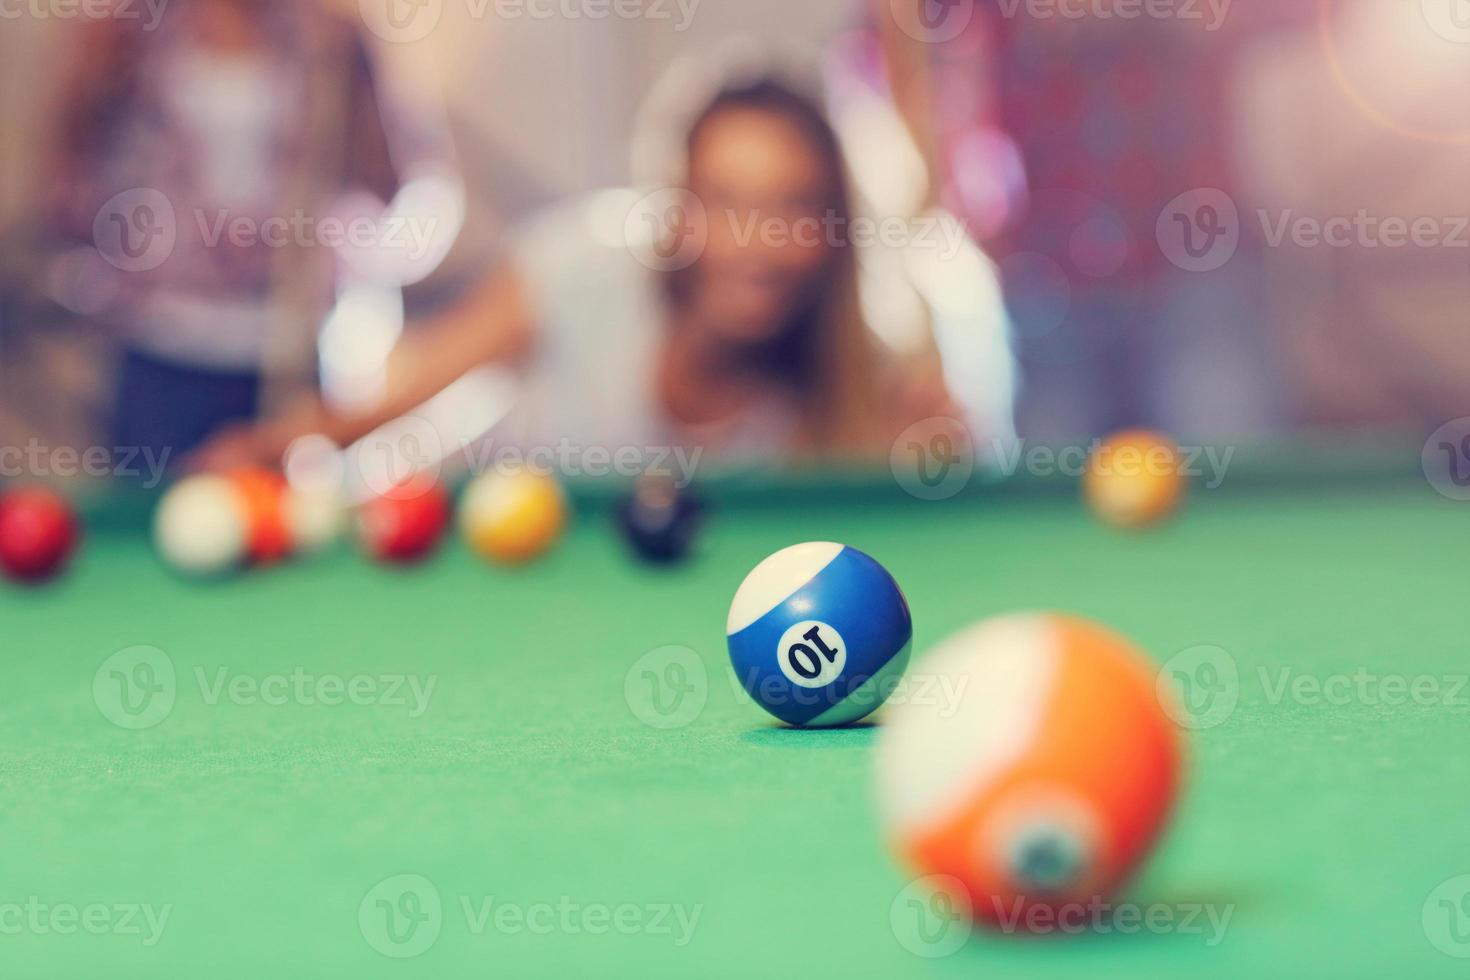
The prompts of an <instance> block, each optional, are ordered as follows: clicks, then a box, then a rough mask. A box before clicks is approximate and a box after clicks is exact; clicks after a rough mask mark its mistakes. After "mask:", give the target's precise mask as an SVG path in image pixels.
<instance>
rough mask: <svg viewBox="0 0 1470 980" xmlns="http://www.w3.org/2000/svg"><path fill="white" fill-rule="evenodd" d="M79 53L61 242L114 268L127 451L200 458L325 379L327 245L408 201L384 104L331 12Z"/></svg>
mask: <svg viewBox="0 0 1470 980" xmlns="http://www.w3.org/2000/svg"><path fill="white" fill-rule="evenodd" d="M75 55H76V57H75V67H74V69H73V70H72V72H71V77H70V78H69V80H68V85H67V88H68V90H69V94H68V97H67V98H66V101H65V106H66V111H65V114H64V117H63V119H62V120H61V130H60V134H59V140H58V150H59V152H58V153H57V154H56V160H55V162H54V165H53V167H52V172H53V174H54V178H53V180H52V182H51V186H52V187H53V189H54V197H53V200H52V201H51V205H50V208H49V211H50V214H51V215H52V224H51V229H50V231H51V232H52V233H53V234H54V235H55V236H56V237H58V238H60V239H61V242H60V244H62V245H68V244H71V243H76V242H82V243H85V244H86V246H88V247H92V248H95V249H96V250H97V251H98V252H100V253H101V257H102V258H103V259H105V260H106V264H104V263H103V262H102V261H98V262H96V263H95V267H96V268H97V269H99V270H101V271H103V272H105V273H107V279H106V281H105V283H104V284H99V285H97V287H96V290H95V291H96V293H97V294H98V295H101V296H104V297H106V301H105V303H104V304H103V305H102V309H101V310H100V312H98V313H97V316H98V317H99V318H100V319H101V320H103V321H104V322H105V323H107V325H108V326H109V328H110V329H111V330H112V331H113V332H114V334H115V336H116V337H117V340H118V342H119V347H120V349H121V359H120V365H119V368H118V373H117V383H116V393H115V397H114V406H115V409H114V412H113V427H114V434H113V438H114V444H115V445H118V446H130V447H138V448H146V449H150V450H152V451H154V452H158V453H162V452H171V453H173V454H181V453H184V452H187V451H188V450H190V449H191V448H193V447H194V446H196V445H198V444H199V442H201V441H202V440H204V439H205V438H207V437H208V436H209V435H210V434H211V433H212V432H214V431H215V430H216V429H218V428H219V427H220V426H222V425H226V424H229V423H231V422H236V421H240V420H244V419H249V418H252V417H254V416H255V414H256V413H257V411H258V410H260V408H261V406H262V402H263V401H266V400H268V399H269V397H270V395H271V391H270V388H269V385H270V383H271V382H273V381H274V382H281V383H283V384H284V385H285V386H286V387H292V386H303V387H309V386H311V385H312V384H313V383H314V380H315V377H314V367H315V360H314V355H315V348H314V342H315V330H316V328H317V326H318V324H319V323H320V322H321V318H322V315H323V313H324V311H325V310H326V308H327V306H328V304H329V303H330V302H331V300H332V298H333V296H332V293H333V288H332V287H333V282H334V277H335V271H336V269H335V264H334V257H333V255H332V254H331V253H330V250H329V249H327V248H323V247H319V246H321V245H322V244H323V243H322V242H320V241H317V240H315V239H314V238H313V237H312V236H314V235H315V234H316V229H318V228H320V227H321V224H320V222H321V221H322V219H324V218H326V217H328V216H329V215H330V214H332V213H333V209H334V208H335V207H336V206H337V204H338V203H339V202H340V201H342V200H343V199H344V196H345V195H346V194H348V193H349V192H353V191H360V192H366V193H368V194H371V195H373V196H374V197H375V198H376V199H377V200H378V201H380V202H381V201H387V200H390V199H391V198H392V196H393V194H394V192H395V191H396V189H397V187H398V183H399V181H398V170H397V168H395V166H394V163H395V161H394V159H393V158H392V157H391V156H390V150H389V143H390V140H389V133H388V131H387V130H386V129H385V127H384V125H383V123H382V119H383V117H384V113H383V111H382V110H383V105H382V100H381V99H380V98H379V92H378V88H377V85H376V83H375V78H374V72H373V70H372V67H371V65H370V62H369V58H368V52H367V49H366V48H365V47H364V45H363V43H362V40H361V38H360V37H359V33H358V31H357V29H356V28H355V26H353V25H352V24H351V23H350V22H348V21H346V20H345V19H341V18H339V17H338V16H336V15H335V14H330V13H328V12H327V11H326V10H325V8H324V7H322V6H320V5H319V4H318V3H317V2H315V0H313V2H301V0H176V2H174V3H170V4H169V5H168V7H167V9H166V10H165V11H164V13H163V16H162V18H161V22H160V23H159V24H158V25H157V26H156V28H154V29H150V30H143V29H142V28H141V27H140V26H139V25H138V24H137V23H136V22H135V21H130V20H126V19H121V18H119V19H113V20H105V21H95V22H91V23H88V24H86V25H85V26H83V27H81V28H80V29H79V37H78V44H77V46H76V49H75ZM399 162H401V161H399ZM242 230H243V233H242Z"/></svg>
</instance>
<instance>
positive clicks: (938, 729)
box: [877, 613, 1183, 928]
mask: <svg viewBox="0 0 1470 980" xmlns="http://www.w3.org/2000/svg"><path fill="white" fill-rule="evenodd" d="M915 672H916V673H919V674H922V675H925V676H930V675H933V676H938V677H942V678H944V679H945V681H946V683H945V684H943V685H940V686H939V687H940V688H942V689H943V690H946V691H948V692H950V694H949V696H947V697H934V696H930V697H925V698H918V697H915V698H910V699H906V700H904V701H903V702H902V703H899V704H896V705H894V707H893V708H892V710H891V711H890V713H889V715H888V718H887V723H886V725H885V727H884V730H883V733H882V735H881V736H880V739H879V743H878V750H877V766H878V787H879V797H880V801H881V805H882V810H883V816H884V822H885V824H886V826H887V829H888V833H889V835H890V838H891V841H892V844H893V846H894V848H895V849H896V851H897V852H898V854H899V855H900V857H901V859H902V860H903V861H904V863H905V864H907V865H909V866H910V867H911V868H913V869H914V870H916V871H917V872H919V873H921V874H923V875H926V876H928V875H938V876H943V878H942V879H941V880H946V881H949V882H952V883H953V885H954V887H953V889H952V891H953V892H954V893H955V894H954V895H953V897H954V898H956V899H960V900H962V902H961V907H964V908H967V909H968V910H969V911H970V912H971V914H972V915H973V916H974V918H975V919H976V920H977V921H979V922H981V923H984V924H987V925H990V926H995V927H998V928H1013V927H1016V925H1017V924H1018V923H1019V924H1021V927H1022V928H1025V927H1026V926H1025V924H1026V923H1029V922H1033V921H1036V920H1035V919H1034V918H1033V912H1039V913H1042V915H1041V916H1039V918H1040V920H1041V921H1042V922H1056V921H1059V917H1060V916H1062V915H1064V914H1074V915H1075V912H1076V911H1077V910H1079V909H1086V908H1092V907H1095V906H1096V904H1097V903H1100V902H1106V901H1108V900H1110V898H1112V897H1113V896H1115V895H1116V893H1117V891H1118V890H1119V889H1120V888H1121V887H1122V886H1123V885H1124V884H1125V883H1126V882H1127V880H1128V879H1129V877H1130V876H1131V875H1132V874H1133V872H1134V871H1135V870H1136V869H1137V868H1138V866H1139V865H1140V864H1141V862H1142V861H1143V860H1144V859H1145V858H1146V857H1147V856H1148V854H1149V852H1150V851H1151V850H1152V848H1153V845H1154V843H1155V842H1156V840H1157V838H1158V837H1159V835H1160V833H1161V832H1162V830H1163V829H1164V826H1165V824H1166V822H1167V819H1168V816H1169V814H1170V812H1171V810H1172V808H1173V805H1174V801H1175V796H1176V793H1177V790H1178V786H1179V783H1180V780H1181V771H1182V769H1183V758H1182V757H1183V748H1182V745H1181V742H1180V737H1179V733H1178V730H1177V729H1176V728H1175V726H1174V724H1173V722H1172V720H1171V715H1170V713H1169V711H1170V707H1172V704H1166V699H1165V698H1166V694H1167V695H1168V696H1169V697H1172V692H1168V691H1167V689H1164V691H1162V692H1161V688H1160V684H1159V682H1158V674H1157V671H1156V670H1155V668H1154V667H1153V666H1152V665H1151V663H1150V662H1149V661H1148V660H1147V659H1146V658H1145V657H1144V656H1143V654H1142V653H1141V652H1140V651H1139V650H1138V649H1137V648H1136V647H1135V646H1134V645H1133V644H1132V643H1130V642H1129V641H1128V640H1126V639H1124V638H1123V637H1121V636H1119V635H1117V634H1116V633H1113V632H1112V631H1110V630H1108V629H1105V628H1104V627H1102V626H1099V625H1097V624H1095V623H1092V622H1088V621H1086V620H1082V619H1077V618H1074V617H1071V616H1063V615H1056V614H1047V613H1034V614H1022V615H1013V616H1004V617H1000V618H997V619H992V620H989V621H986V622H983V623H980V624H978V625H976V626H973V627H971V628H969V629H967V630H964V631H962V632H960V633H958V634H957V635H955V636H953V637H951V638H950V639H948V640H947V641H945V642H943V643H941V644H940V645H939V646H938V647H937V648H935V649H934V651H933V652H932V653H930V654H929V655H928V656H927V657H925V658H924V659H923V660H921V661H920V662H919V663H918V664H917V665H916V666H915Z"/></svg>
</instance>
